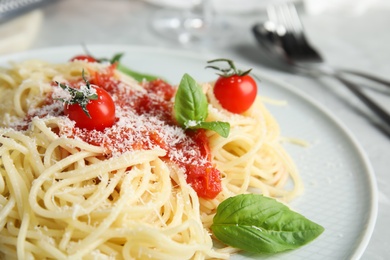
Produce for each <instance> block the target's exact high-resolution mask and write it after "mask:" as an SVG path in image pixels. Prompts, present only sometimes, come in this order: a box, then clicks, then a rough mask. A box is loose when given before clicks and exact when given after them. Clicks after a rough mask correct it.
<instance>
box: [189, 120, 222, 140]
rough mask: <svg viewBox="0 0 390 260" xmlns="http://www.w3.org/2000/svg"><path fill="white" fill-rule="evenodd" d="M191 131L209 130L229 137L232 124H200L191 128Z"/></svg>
mask: <svg viewBox="0 0 390 260" xmlns="http://www.w3.org/2000/svg"><path fill="white" fill-rule="evenodd" d="M189 128H190V129H199V128H201V129H207V130H212V131H215V132H217V133H218V134H219V135H220V136H222V137H225V138H226V137H228V136H229V132H230V124H229V123H226V122H220V121H213V122H200V123H198V124H197V125H195V126H191V127H189Z"/></svg>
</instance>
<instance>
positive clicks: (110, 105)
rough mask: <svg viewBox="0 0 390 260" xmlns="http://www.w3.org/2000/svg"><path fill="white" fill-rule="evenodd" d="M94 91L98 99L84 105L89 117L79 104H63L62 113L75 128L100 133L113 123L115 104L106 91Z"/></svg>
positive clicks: (97, 89)
mask: <svg viewBox="0 0 390 260" xmlns="http://www.w3.org/2000/svg"><path fill="white" fill-rule="evenodd" d="M95 89H96V94H97V95H98V99H96V100H89V103H88V104H87V105H86V109H87V110H88V113H89V115H90V117H88V115H87V114H86V113H85V112H84V111H83V109H82V108H81V106H80V105H79V104H65V106H64V113H65V115H67V116H68V117H69V118H70V119H71V120H74V121H75V122H76V126H77V127H80V128H85V129H88V130H93V129H95V130H99V131H102V130H104V128H106V127H111V126H112V125H113V124H114V123H115V104H114V101H113V100H112V98H111V96H110V94H109V93H108V92H107V91H105V90H104V89H102V88H99V87H95Z"/></svg>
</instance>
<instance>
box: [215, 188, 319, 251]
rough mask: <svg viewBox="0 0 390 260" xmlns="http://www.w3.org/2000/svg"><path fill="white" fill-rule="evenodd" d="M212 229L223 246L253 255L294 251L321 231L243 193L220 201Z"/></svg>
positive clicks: (289, 212) (272, 203) (264, 200)
mask: <svg viewBox="0 0 390 260" xmlns="http://www.w3.org/2000/svg"><path fill="white" fill-rule="evenodd" d="M211 229H212V231H213V233H214V235H215V236H216V237H217V238H218V239H219V240H220V241H222V242H223V243H225V244H227V245H230V246H232V247H236V248H240V249H243V250H245V251H249V252H254V253H277V252H282V251H285V250H290V249H295V248H298V247H300V246H302V245H305V244H307V243H309V242H310V241H312V240H314V239H315V238H316V237H318V236H319V235H320V234H321V233H322V232H323V231H324V228H323V227H322V226H320V225H318V224H316V223H314V222H312V221H310V220H309V219H307V218H305V217H304V216H302V215H301V214H299V213H296V212H294V211H292V210H290V209H289V208H288V207H287V206H285V205H283V204H282V203H280V202H277V201H276V200H274V199H271V198H267V197H264V196H262V195H255V194H242V195H237V196H235V197H231V198H228V199H226V200H225V201H223V202H222V203H221V204H220V205H219V206H218V208H217V214H216V215H215V216H214V219H213V224H212V226H211Z"/></svg>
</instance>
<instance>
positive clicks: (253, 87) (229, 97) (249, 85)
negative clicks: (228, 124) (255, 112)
mask: <svg viewBox="0 0 390 260" xmlns="http://www.w3.org/2000/svg"><path fill="white" fill-rule="evenodd" d="M214 95H215V97H216V98H217V100H218V101H219V103H220V104H221V106H222V107H223V108H224V109H226V110H228V111H230V112H232V113H237V114H240V113H243V112H245V111H246V110H248V109H249V108H250V107H251V106H252V104H253V102H254V101H255V99H256V95H257V84H256V81H255V80H254V79H253V78H252V77H251V76H250V75H248V74H247V75H243V76H240V75H237V74H234V75H231V76H220V77H219V78H218V79H217V81H216V82H215V85H214Z"/></svg>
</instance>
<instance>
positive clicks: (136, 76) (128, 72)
mask: <svg viewBox="0 0 390 260" xmlns="http://www.w3.org/2000/svg"><path fill="white" fill-rule="evenodd" d="M114 58H115V57H114ZM114 58H113V59H114ZM119 58H120V57H119ZM116 69H117V70H119V71H121V72H123V73H124V74H126V75H128V76H130V77H133V78H134V79H135V80H136V81H138V82H142V81H143V80H146V81H153V80H155V79H159V78H160V77H158V76H155V75H150V74H143V73H140V72H137V71H134V70H131V69H129V68H128V67H126V66H124V65H123V64H122V63H120V62H118V65H117V67H116Z"/></svg>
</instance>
